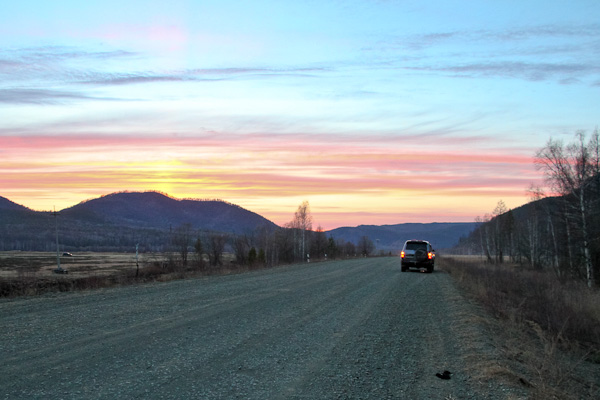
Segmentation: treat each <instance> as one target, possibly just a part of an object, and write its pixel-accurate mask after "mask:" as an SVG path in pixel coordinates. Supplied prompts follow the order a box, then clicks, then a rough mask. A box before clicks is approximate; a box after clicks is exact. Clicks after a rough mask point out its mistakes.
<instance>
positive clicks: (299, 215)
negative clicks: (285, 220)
mask: <svg viewBox="0 0 600 400" xmlns="http://www.w3.org/2000/svg"><path fill="white" fill-rule="evenodd" d="M291 228H292V229H293V230H294V233H297V234H298V237H297V238H296V239H297V240H296V242H297V243H298V250H299V252H300V259H301V260H302V261H305V260H306V257H307V254H306V250H307V249H308V245H307V239H308V234H307V232H308V231H310V230H311V229H312V215H311V214H310V205H309V204H308V201H306V200H305V201H303V202H302V204H300V205H299V206H298V210H296V213H295V214H294V220H293V221H292V222H291Z"/></svg>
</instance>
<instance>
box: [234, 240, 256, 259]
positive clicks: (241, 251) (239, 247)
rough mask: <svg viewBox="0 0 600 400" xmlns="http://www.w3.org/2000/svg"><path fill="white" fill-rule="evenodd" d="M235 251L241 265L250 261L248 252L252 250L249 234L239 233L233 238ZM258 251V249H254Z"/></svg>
mask: <svg viewBox="0 0 600 400" xmlns="http://www.w3.org/2000/svg"><path fill="white" fill-rule="evenodd" d="M233 251H234V252H235V259H236V261H237V263H238V264H239V265H244V264H247V263H248V252H249V251H250V238H249V237H248V236H247V235H238V236H237V237H235V239H234V240H233ZM254 251H255V252H256V249H255V250H254Z"/></svg>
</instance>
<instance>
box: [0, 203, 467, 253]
mask: <svg viewBox="0 0 600 400" xmlns="http://www.w3.org/2000/svg"><path fill="white" fill-rule="evenodd" d="M57 222H58V228H59V236H60V243H61V248H64V249H65V250H78V251H83V250H90V251H91V250H93V251H131V249H132V248H135V244H136V243H147V246H148V247H147V248H146V250H148V251H150V250H152V251H161V249H163V248H164V245H165V243H169V235H170V234H171V232H172V231H173V230H174V229H177V228H178V227H179V226H182V225H184V224H190V226H191V228H192V229H193V230H195V231H218V232H224V233H230V234H246V233H248V234H250V233H252V232H254V231H255V230H256V229H257V228H261V227H266V228H267V229H269V230H271V229H276V228H277V225H276V224H275V223H273V222H271V221H269V220H268V219H266V218H264V217H262V216H260V215H259V214H256V213H254V212H252V211H249V210H246V209H244V208H242V207H240V206H237V205H235V204H231V203H228V202H226V201H222V200H194V199H176V198H173V197H170V196H168V195H166V194H163V193H160V192H154V191H150V192H118V193H111V194H108V195H105V196H101V197H99V198H95V199H91V200H87V201H83V202H81V203H79V204H77V205H75V206H72V207H69V208H65V209H63V210H61V211H60V212H59V216H58V219H55V217H54V216H53V214H52V213H50V212H38V211H33V210H30V209H29V208H27V207H24V206H21V205H19V204H16V203H14V202H12V201H10V200H8V199H6V198H4V197H0V250H42V251H52V250H54V249H55V247H54V246H55V244H54V243H55V236H54V235H55V229H56V223H57ZM475 226H476V224H475V223H431V224H418V223H408V224H396V225H380V226H378V225H360V226H357V227H341V228H336V229H333V230H330V231H327V232H325V234H326V236H327V237H330V236H331V237H333V238H334V239H343V240H345V241H347V242H352V243H358V241H359V239H360V238H361V237H363V236H367V237H369V238H370V239H371V240H372V241H373V243H374V244H375V245H376V247H377V250H378V251H381V250H383V251H386V252H388V251H398V250H399V249H401V248H402V245H403V244H404V242H405V241H406V240H408V239H425V240H429V241H430V242H431V243H432V244H433V245H434V247H435V248H436V249H443V248H450V247H452V246H454V245H456V244H457V243H458V241H459V239H460V238H461V237H463V236H466V235H468V234H469V233H470V232H471V231H472V230H473V229H474V228H475Z"/></svg>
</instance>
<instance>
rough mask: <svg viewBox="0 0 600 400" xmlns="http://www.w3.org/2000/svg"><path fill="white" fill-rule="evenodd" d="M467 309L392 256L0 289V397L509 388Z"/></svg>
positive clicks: (434, 395)
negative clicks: (480, 365) (474, 364)
mask: <svg viewBox="0 0 600 400" xmlns="http://www.w3.org/2000/svg"><path fill="white" fill-rule="evenodd" d="M471 312H472V306H470V305H469V304H468V303H467V302H466V301H465V300H464V299H463V298H462V297H461V296H460V295H459V294H458V293H457V291H456V289H455V288H454V286H453V284H452V281H451V279H450V277H449V276H448V275H447V274H444V273H441V272H436V273H434V274H422V273H416V272H405V273H402V272H400V265H399V262H398V260H397V259H395V258H369V259H355V260H350V261H339V262H338V261H332V262H326V263H314V264H305V265H295V266H289V267H282V268H277V269H271V270H263V271H256V272H251V273H246V274H240V275H231V276H221V277H208V278H200V279H190V280H185V281H175V282H169V283H156V284H148V285H140V286H131V287H122V288H113V289H108V290H98V291H89V292H80V293H58V294H51V295H44V296H40V297H30V298H18V299H12V300H1V301H0V321H1V326H0V398H3V399H34V398H40V399H83V398H85V399H116V398H127V399H138V398H139V399H146V398H151V399H386V398H406V399H480V398H492V399H503V398H509V397H508V393H507V392H506V391H507V389H506V388H503V387H502V386H501V385H500V384H496V383H494V382H485V383H482V382H479V380H477V379H475V378H473V377H472V376H473V374H472V371H471V372H469V371H470V369H469V368H467V366H466V364H468V362H467V361H468V359H469V357H473V356H474V355H475V356H476V357H479V355H478V354H477V352H478V351H482V349H485V343H486V340H485V335H484V334H483V333H482V332H480V331H478V330H477V329H476V327H474V326H473V324H472V322H471V320H472V313H471ZM474 352H475V353H474ZM481 357H484V358H485V357H493V355H490V354H488V355H481ZM444 370H449V371H451V372H453V373H454V375H453V376H452V379H450V380H442V379H439V378H438V377H436V375H435V374H436V372H441V371H444Z"/></svg>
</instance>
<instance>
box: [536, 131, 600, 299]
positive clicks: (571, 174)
mask: <svg viewBox="0 0 600 400" xmlns="http://www.w3.org/2000/svg"><path fill="white" fill-rule="evenodd" d="M598 142H599V140H598V130H597V129H596V131H595V132H594V135H593V137H592V139H591V140H590V141H589V142H588V143H587V144H586V143H585V134H584V133H583V132H578V133H577V134H576V141H575V142H573V143H571V144H569V145H567V146H564V145H563V143H562V142H561V141H557V140H553V139H550V140H549V141H548V142H547V143H546V146H545V147H544V148H542V149H541V150H539V151H538V152H537V154H536V159H535V163H536V166H537V167H538V168H539V169H540V170H542V171H543V172H544V174H545V176H546V181H547V183H548V184H549V186H550V187H551V189H552V190H553V192H555V193H557V194H559V195H561V196H562V197H563V198H564V199H565V200H566V201H568V205H569V209H570V210H571V211H572V217H574V218H576V220H577V223H578V227H579V229H578V230H579V231H580V233H581V239H580V244H581V253H582V255H583V261H584V268H585V276H586V281H587V284H588V286H589V287H592V286H593V285H594V268H593V265H592V257H591V254H590V239H591V237H590V231H589V226H588V224H589V222H590V213H591V211H593V209H592V208H591V207H592V203H593V199H592V193H593V191H594V190H596V187H597V185H598V183H597V182H598V179H599V178H598V172H599V165H600V160H599V159H598V156H599V149H598ZM596 208H597V207H596Z"/></svg>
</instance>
